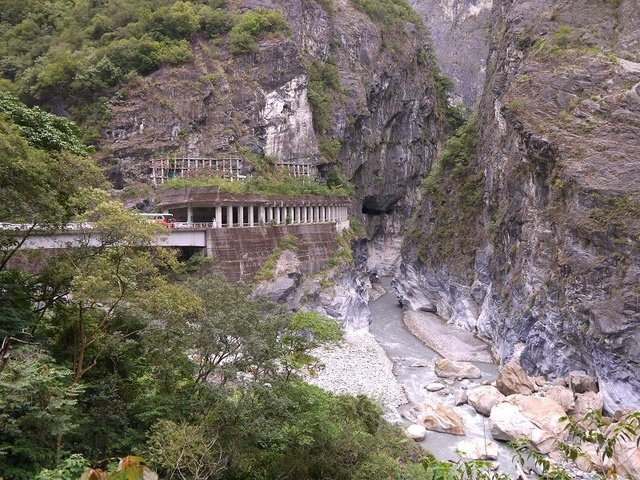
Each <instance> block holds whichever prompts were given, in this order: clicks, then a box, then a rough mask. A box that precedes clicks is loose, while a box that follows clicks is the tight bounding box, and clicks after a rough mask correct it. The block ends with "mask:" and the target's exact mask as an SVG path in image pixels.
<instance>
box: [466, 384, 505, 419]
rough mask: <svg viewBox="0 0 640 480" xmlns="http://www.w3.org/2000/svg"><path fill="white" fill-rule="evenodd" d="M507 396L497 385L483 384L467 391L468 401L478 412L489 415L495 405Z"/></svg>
mask: <svg viewBox="0 0 640 480" xmlns="http://www.w3.org/2000/svg"><path fill="white" fill-rule="evenodd" d="M504 399H505V396H504V395H503V394H502V393H500V391H499V390H498V389H497V388H496V387H492V386H490V385H483V386H481V387H477V388H474V389H473V390H469V391H468V392H467V402H468V403H469V405H471V406H472V407H473V408H475V410H476V412H478V413H480V414H482V415H485V416H487V417H488V416H489V414H491V409H492V408H493V407H494V405H496V404H498V403H500V402H502V401H503V400H504Z"/></svg>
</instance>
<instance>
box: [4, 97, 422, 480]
mask: <svg viewBox="0 0 640 480" xmlns="http://www.w3.org/2000/svg"><path fill="white" fill-rule="evenodd" d="M0 105H1V109H0V111H1V116H0V135H1V138H0V145H1V146H2V152H1V155H0V162H1V164H0V177H1V178H2V185H1V191H2V198H3V199H4V202H3V205H2V211H1V215H0V216H1V219H2V220H3V221H7V220H9V219H10V220H11V221H14V222H16V221H22V222H30V223H32V224H33V225H34V226H36V225H37V227H38V228H40V229H42V228H44V229H46V228H55V227H56V226H57V225H61V224H66V223H67V222H69V221H70V220H74V221H76V222H85V221H91V222H92V223H93V226H94V229H95V230H96V231H98V232H99V238H100V245H99V246H98V247H96V246H95V245H91V246H89V244H88V243H87V245H86V246H85V247H81V248H76V249H69V250H66V251H64V252H61V253H59V254H56V255H50V256H47V258H40V259H38V260H36V258H34V257H33V255H31V254H29V255H28V254H27V252H21V251H20V244H17V243H16V242H15V241H14V240H13V236H12V234H11V233H9V232H4V234H3V238H2V242H3V243H2V245H3V258H2V263H1V266H2V270H1V271H0V281H1V288H0V293H1V294H2V302H1V303H0V305H1V309H2V311H1V312H0V315H1V317H2V319H3V320H2V324H1V325H0V335H1V336H2V352H1V353H2V356H1V358H2V363H1V364H0V369H1V372H0V426H1V428H0V476H1V477H2V478H3V479H5V480H18V479H20V480H22V479H25V480H26V479H33V478H37V479H40V480H44V479H75V478H78V477H79V475H80V473H81V472H82V471H83V470H84V469H85V468H87V467H88V466H90V465H91V466H98V467H103V468H106V469H109V468H115V464H116V463H117V458H118V457H123V456H124V455H127V454H130V453H135V454H142V455H144V457H145V458H146V459H147V461H148V463H149V465H150V466H151V467H152V468H154V469H155V470H157V471H158V472H160V473H161V474H162V475H163V478H185V479H186V478H192V479H195V478H202V479H205V478H292V479H293V478H295V479H300V478H362V479H365V478H366V479H371V478H400V477H401V475H402V478H414V477H415V478H420V475H422V474H423V473H424V472H425V470H424V468H422V466H421V465H420V464H419V463H415V462H417V461H418V456H417V455H416V452H415V451H413V449H412V448H411V447H410V446H409V445H408V444H407V442H408V440H407V439H405V438H404V436H403V435H402V434H401V433H400V432H399V431H398V430H397V429H396V428H395V427H392V426H391V425H390V424H387V423H386V422H385V421H383V420H382V419H381V417H380V410H379V407H377V406H376V405H374V404H373V403H371V401H369V400H367V399H365V398H363V397H359V398H355V397H348V396H334V395H331V394H329V393H326V392H324V391H322V390H320V389H318V388H316V387H313V386H310V385H308V384H306V383H304V382H303V381H301V380H300V378H299V375H298V373H299V372H300V370H301V369H302V368H304V367H312V366H313V363H314V358H313V357H312V356H311V355H310V354H309V350H310V349H312V348H314V347H316V346H318V345H320V344H322V343H324V342H330V341H335V340H337V339H339V337H340V335H341V333H340V328H339V327H338V325H337V324H336V323H335V322H334V321H332V320H329V319H326V318H323V317H321V316H320V315H318V314H315V313H309V312H298V313H291V312H287V311H285V310H283V309H282V308H281V307H280V306H278V305H275V304H272V303H270V302H267V301H264V300H260V299H257V300H251V299H249V293H250V290H249V288H248V286H246V285H243V284H230V283H228V282H227V281H226V280H224V278H223V277H221V275H220V274H218V273H217V271H216V268H215V266H214V265H212V264H210V263H208V262H207V261H205V260H203V259H192V260H191V261H189V262H182V263H181V262H178V261H177V259H176V256H175V254H174V253H173V252H171V251H167V250H162V249H150V248H147V245H148V243H149V241H150V239H151V237H152V236H153V235H154V234H155V233H157V231H158V228H161V227H158V226H156V225H155V224H152V223H148V222H146V221H144V220H142V219H141V218H139V217H138V216H136V215H134V214H132V213H130V212H129V211H127V210H126V209H125V208H124V207H123V206H122V205H121V204H119V203H117V202H115V201H113V200H111V199H110V198H109V195H108V194H107V193H106V190H105V189H104V187H105V183H104V180H103V179H102V177H101V175H100V172H99V170H98V169H97V167H96V166H95V165H94V163H93V162H92V161H91V159H90V158H89V157H87V156H86V149H85V148H84V147H83V146H82V144H81V143H80V141H79V140H78V136H77V135H78V129H77V128H76V127H75V126H74V125H73V124H72V123H71V122H69V121H68V120H65V119H62V118H60V117H56V116H54V115H52V114H48V113H45V112H43V111H41V110H39V109H30V108H28V107H26V106H24V105H23V104H21V103H20V102H19V101H18V100H17V99H15V98H14V97H11V96H10V95H8V94H2V97H1V104H0ZM25 263H26V264H29V265H34V264H37V265H39V268H38V269H37V272H35V273H31V274H27V273H24V272H23V271H20V270H18V269H14V268H12V266H14V265H18V266H19V265H21V264H22V265H24V264H25ZM114 462H115V463H114Z"/></svg>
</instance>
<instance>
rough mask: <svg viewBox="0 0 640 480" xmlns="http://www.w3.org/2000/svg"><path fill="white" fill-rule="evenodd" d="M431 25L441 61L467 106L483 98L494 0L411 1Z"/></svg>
mask: <svg viewBox="0 0 640 480" xmlns="http://www.w3.org/2000/svg"><path fill="white" fill-rule="evenodd" d="M410 3H411V6H412V7H413V8H414V9H415V10H416V12H418V13H419V14H420V16H421V17H422V18H423V19H424V22H425V24H426V25H427V27H429V32H430V33H431V38H432V40H433V45H434V47H435V51H436V53H437V55H438V63H439V64H440V68H441V69H442V71H443V73H444V74H445V75H447V76H448V77H449V78H450V79H451V80H452V81H453V84H454V88H453V94H454V97H455V98H456V99H457V100H462V101H463V102H464V103H465V104H466V105H467V106H469V107H473V106H475V105H476V104H477V103H478V101H479V100H480V95H481V94H482V87H483V86H484V80H485V71H486V65H485V62H486V59H487V54H488V46H489V28H490V22H491V6H492V0H410Z"/></svg>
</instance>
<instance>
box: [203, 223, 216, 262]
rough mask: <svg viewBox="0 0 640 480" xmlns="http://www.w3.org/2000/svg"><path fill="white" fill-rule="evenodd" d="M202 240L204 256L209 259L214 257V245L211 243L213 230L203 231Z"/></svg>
mask: <svg viewBox="0 0 640 480" xmlns="http://www.w3.org/2000/svg"><path fill="white" fill-rule="evenodd" d="M204 240H205V245H206V247H205V255H206V256H207V257H209V258H211V257H214V256H215V250H214V248H213V246H214V243H213V230H211V229H209V228H208V229H206V230H205V231H204Z"/></svg>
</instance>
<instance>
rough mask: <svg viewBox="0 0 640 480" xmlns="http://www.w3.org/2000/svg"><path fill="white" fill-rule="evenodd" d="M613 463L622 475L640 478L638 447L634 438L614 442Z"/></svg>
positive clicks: (639, 450) (639, 449)
mask: <svg viewBox="0 0 640 480" xmlns="http://www.w3.org/2000/svg"><path fill="white" fill-rule="evenodd" d="M613 465H614V466H615V467H616V472H618V474H619V475H620V476H622V477H630V478H636V479H637V478H640V448H638V444H637V443H636V439H635V438H634V439H631V440H621V441H619V442H618V443H616V446H615V448H614V451H613Z"/></svg>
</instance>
